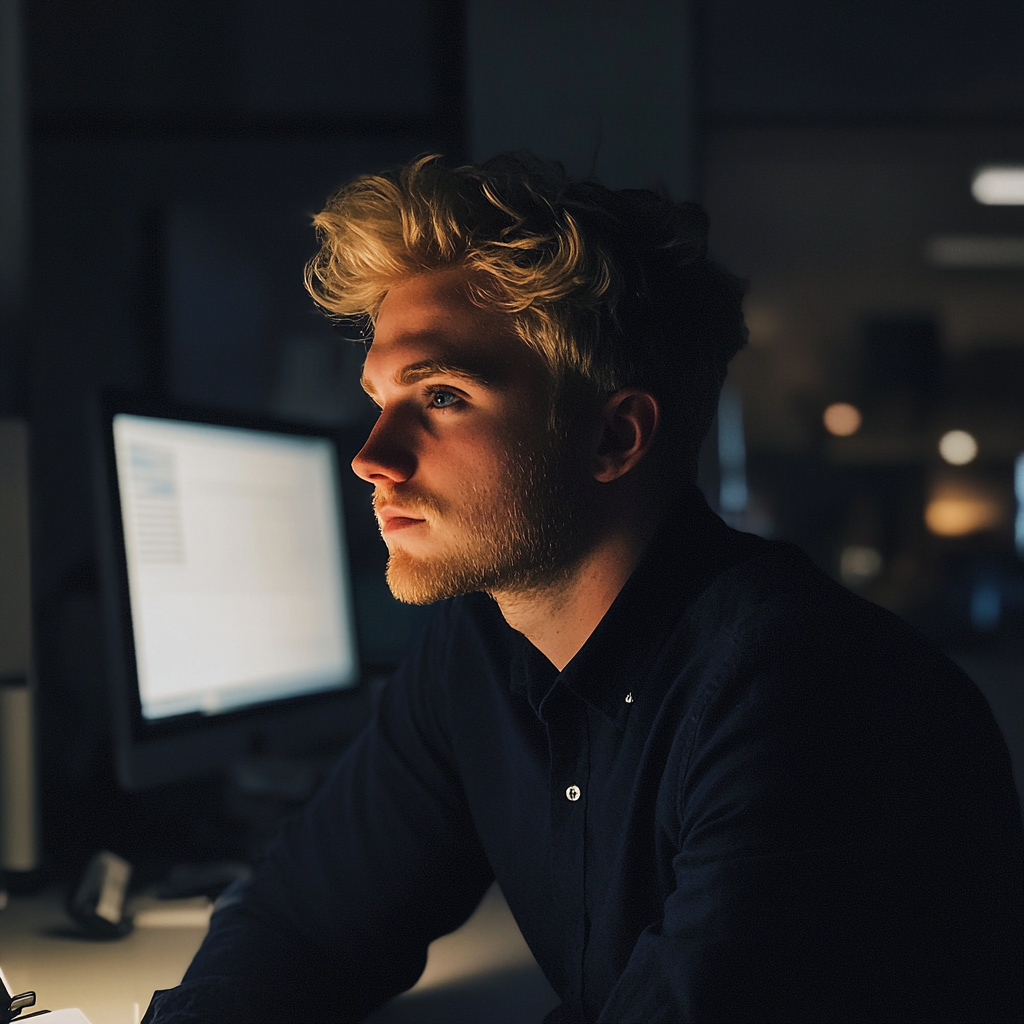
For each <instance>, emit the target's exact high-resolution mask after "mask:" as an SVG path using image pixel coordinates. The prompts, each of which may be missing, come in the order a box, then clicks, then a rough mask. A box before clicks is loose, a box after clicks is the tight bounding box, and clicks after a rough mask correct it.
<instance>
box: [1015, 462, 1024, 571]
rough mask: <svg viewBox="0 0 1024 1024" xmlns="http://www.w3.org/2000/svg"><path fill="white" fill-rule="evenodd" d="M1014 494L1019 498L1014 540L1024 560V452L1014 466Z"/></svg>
mask: <svg viewBox="0 0 1024 1024" xmlns="http://www.w3.org/2000/svg"><path fill="white" fill-rule="evenodd" d="M1013 492H1014V494H1015V495H1016V497H1017V518H1016V520H1015V521H1014V526H1013V540H1014V544H1015V545H1016V548H1017V554H1018V555H1020V557H1021V558H1024V452H1022V453H1021V454H1020V455H1018V456H1017V461H1016V463H1015V465H1014V471H1013Z"/></svg>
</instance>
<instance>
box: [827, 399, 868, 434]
mask: <svg viewBox="0 0 1024 1024" xmlns="http://www.w3.org/2000/svg"><path fill="white" fill-rule="evenodd" d="M822 420H823V421H824V423H825V429H826V430H827V431H828V432H829V433H830V434H834V435H835V436H836V437H850V436H851V435H852V434H856V433H857V431H858V430H860V425H861V423H862V422H863V421H862V418H861V414H860V409H858V408H857V407H856V406H855V405H850V404H849V402H833V403H832V405H830V406H829V407H828V408H827V409H826V410H825V413H824V415H823V416H822Z"/></svg>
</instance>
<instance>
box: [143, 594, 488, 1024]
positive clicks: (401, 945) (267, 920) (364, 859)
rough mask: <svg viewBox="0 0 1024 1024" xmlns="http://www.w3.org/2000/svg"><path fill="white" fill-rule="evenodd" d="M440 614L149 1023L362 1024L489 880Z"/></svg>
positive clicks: (419, 966)
mask: <svg viewBox="0 0 1024 1024" xmlns="http://www.w3.org/2000/svg"><path fill="white" fill-rule="evenodd" d="M446 618H447V613H446V609H441V610H440V612H439V614H438V615H436V616H435V617H434V619H433V622H432V625H431V626H430V628H429V629H428V630H427V633H426V634H425V635H424V637H423V638H422V639H421V641H420V643H419V645H418V646H417V648H416V649H415V650H414V651H413V653H412V654H411V655H410V656H409V658H408V659H407V660H406V662H405V663H404V665H403V666H402V668H401V669H400V670H399V671H398V673H397V674H396V675H395V677H393V678H392V679H391V680H390V681H389V683H388V684H387V686H386V687H385V688H384V692H383V694H382V696H381V699H380V703H379V706H378V709H377V712H376V714H375V717H374V719H373V721H372V722H371V724H370V725H369V726H368V728H367V729H366V730H365V731H364V732H363V734H362V735H361V736H360V737H359V738H358V739H357V740H356V741H355V743H354V744H353V746H352V747H351V748H349V750H348V751H347V752H346V753H345V754H344V755H343V756H342V758H341V759H340V761H339V763H338V764H337V766H336V767H335V769H334V771H333V773H332V775H331V776H330V778H329V779H328V780H327V782H326V783H325V784H324V786H323V787H322V788H321V790H320V791H319V792H318V793H317V795H316V796H315V797H314V798H313V799H312V800H311V801H310V803H309V804H308V805H307V807H306V808H305V810H304V812H303V813H302V814H301V815H300V816H298V817H296V818H294V819H292V820H291V821H289V822H287V823H286V824H285V826H284V827H283V829H282V831H281V832H280V834H279V835H278V837H277V838H276V839H275V840H274V841H273V842H272V843H271V844H270V845H269V847H268V848H267V851H266V855H265V858H264V860H263V861H262V863H261V864H260V865H259V866H258V868H257V870H256V872H255V874H254V876H253V878H252V879H251V880H250V881H249V883H248V884H247V885H246V886H245V888H244V890H243V891H242V892H241V893H240V894H239V895H238V897H237V898H235V899H234V900H233V901H230V902H229V905H227V906H224V907H223V908H222V909H219V910H218V911H217V912H215V913H214V915H213V918H212V920H211V926H210V931H209V934H208V935H207V937H206V939H205V941H204V942H203V945H202V947H201V948H200V950H199V952H198V953H197V954H196V957H195V959H194V960H193V962H192V965H191V966H190V967H189V969H188V971H187V972H186V974H185V977H184V979H183V981H182V984H181V985H180V986H178V987H177V988H175V989H170V990H167V991H165V992H159V993H156V994H155V996H154V1000H153V1003H152V1004H151V1006H150V1009H149V1011H148V1013H147V1015H146V1018H145V1020H146V1021H147V1022H148V1024H199V1022H203V1021H210V1022H220V1024H230V1022H234V1021H238V1022H242V1021H245V1022H252V1024H255V1022H259V1021H280V1020H283V1019H298V1018H301V1019H303V1020H310V1021H315V1020H325V1021H326V1020H330V1021H359V1020H362V1019H363V1018H364V1017H365V1016H367V1015H368V1014H369V1013H371V1012H372V1011H373V1010H374V1009H376V1008H377V1007H378V1006H380V1005H382V1004H383V1003H384V1002H386V1001H387V1000H388V999H390V998H391V997H393V996H394V995H397V994H398V993H400V992H402V991H404V990H405V989H407V988H409V987H411V986H412V985H413V984H414V983H415V982H416V980H417V978H418V977H419V975H420V974H421V973H422V971H423V967H424V965H425V963H426V950H427V946H428V945H429V943H430V942H431V941H432V940H433V939H435V938H437V937H438V936H439V935H443V934H446V933H448V932H450V931H452V930H454V929H455V928H457V927H458V926H459V925H460V924H461V923H462V922H463V921H464V920H465V919H466V918H467V917H468V916H469V915H470V914H471V913H472V911H473V909H474V908H475V907H476V905H477V904H478V903H479V901H480V899H481V897H482V896H483V894H484V892H485V891H486V889H487V886H488V885H489V884H490V882H491V880H492V873H491V869H490V866H489V864H488V862H487V858H486V856H485V855H484V853H483V850H482V847H481V845H480V842H479V840H478V838H477V836H476V833H475V830H474V828H473V824H472V822H471V819H470V815H469V810H468V807H467V803H466V799H465V796H464V793H463V790H462V786H461V783H460V781H459V777H458V774H457V772H456V770H455V768H454V760H453V757H452V753H451V749H450V744H449V731H448V729H447V724H446V714H445V694H444V688H443V686H442V685H441V681H442V680H443V662H444V659H445V657H446V642H447V641H446V631H445V622H446Z"/></svg>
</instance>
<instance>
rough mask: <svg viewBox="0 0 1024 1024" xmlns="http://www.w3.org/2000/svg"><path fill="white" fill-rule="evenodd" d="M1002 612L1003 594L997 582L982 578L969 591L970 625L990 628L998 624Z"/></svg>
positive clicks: (977, 627)
mask: <svg viewBox="0 0 1024 1024" xmlns="http://www.w3.org/2000/svg"><path fill="white" fill-rule="evenodd" d="M1002 614H1003V595H1002V593H1000V590H999V586H998V584H997V583H995V582H993V581H991V580H984V581H982V582H980V583H978V584H977V585H976V586H975V588H974V590H973V592H972V593H971V625H972V626H973V627H974V628H975V629H982V630H990V629H995V628H996V627H997V626H998V625H999V620H1000V619H1001V618H1002Z"/></svg>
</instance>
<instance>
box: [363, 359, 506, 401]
mask: <svg viewBox="0 0 1024 1024" xmlns="http://www.w3.org/2000/svg"><path fill="white" fill-rule="evenodd" d="M440 376H443V377H461V378H462V379H463V380H468V381H471V382H472V383H473V384H477V385H479V386H480V387H484V388H488V387H491V386H492V383H491V381H490V380H489V379H488V378H487V377H485V376H484V375H483V374H482V373H478V372H477V371H476V370H472V369H470V368H469V367H468V366H462V365H460V364H459V363H452V362H448V361H447V360H445V359H423V360H421V361H420V362H418V363H411V364H410V365H409V366H403V367H402V369H401V370H399V371H398V372H397V373H396V374H395V376H394V378H393V379H394V382H395V383H396V384H401V385H402V386H404V387H408V386H409V385H410V384H415V383H417V382H418V381H421V380H426V379H427V378H428V377H440ZM359 384H360V385H361V387H362V389H363V390H364V391H365V392H366V393H367V394H368V395H376V394H377V389H376V388H375V387H374V386H373V384H372V383H371V382H370V381H369V380H368V379H367V377H366V376H365V374H364V375H363V376H361V377H360V378H359Z"/></svg>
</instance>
